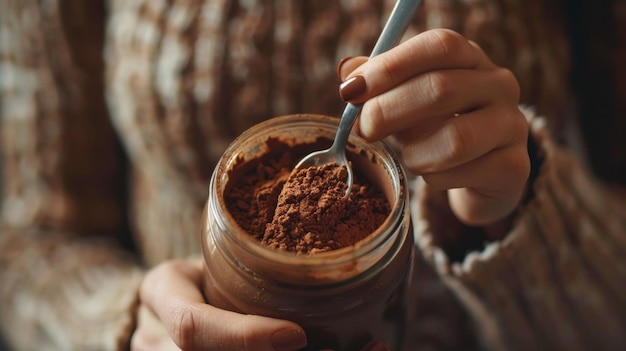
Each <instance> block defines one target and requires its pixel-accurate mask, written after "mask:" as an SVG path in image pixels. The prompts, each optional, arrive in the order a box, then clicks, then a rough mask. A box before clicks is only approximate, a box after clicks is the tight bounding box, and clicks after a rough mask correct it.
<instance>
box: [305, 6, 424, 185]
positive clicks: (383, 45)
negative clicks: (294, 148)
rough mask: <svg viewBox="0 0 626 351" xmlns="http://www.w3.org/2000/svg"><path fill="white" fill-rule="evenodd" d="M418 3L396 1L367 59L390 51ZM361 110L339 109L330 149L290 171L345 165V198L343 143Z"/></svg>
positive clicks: (349, 180)
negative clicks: (341, 111)
mask: <svg viewBox="0 0 626 351" xmlns="http://www.w3.org/2000/svg"><path fill="white" fill-rule="evenodd" d="M420 3H421V0H398V1H397V2H396V4H395V5H394V7H393V10H392V11H391V15H389V18H388V19H387V23H385V27H384V28H383V31H382V32H381V34H380V36H379V37H378V41H377V42H376V45H375V46H374V49H373V50H372V53H371V54H370V56H369V57H370V58H372V57H374V56H376V55H378V54H381V53H383V52H385V51H387V50H389V49H391V48H392V47H394V46H395V45H396V44H397V43H398V41H399V40H400V38H401V37H402V35H403V34H404V32H405V31H406V28H407V27H408V25H409V23H410V22H411V20H412V19H413V16H414V15H415V11H416V10H417V7H418V6H419V5H420ZM362 107H363V104H351V103H348V104H347V105H346V108H345V109H344V110H343V114H342V115H341V119H340V120H339V127H338V129H337V134H336V135H335V140H334V141H333V144H332V145H331V146H330V148H328V149H326V150H321V151H316V152H312V153H310V154H309V155H307V156H305V157H304V158H303V159H302V160H300V162H298V164H297V165H296V167H295V168H294V172H295V171H297V170H298V169H302V168H307V167H311V166H321V165H324V164H327V163H333V162H334V163H336V164H337V166H345V167H346V170H347V172H348V176H347V179H346V183H347V185H348V186H347V187H346V193H345V195H344V196H346V197H347V196H348V194H350V190H351V189H352V183H353V180H352V178H353V175H352V168H351V167H350V164H349V163H348V160H347V158H346V143H347V142H348V136H349V135H350V131H351V129H352V126H354V122H355V121H356V117H357V116H358V114H359V112H360V111H361V108H362Z"/></svg>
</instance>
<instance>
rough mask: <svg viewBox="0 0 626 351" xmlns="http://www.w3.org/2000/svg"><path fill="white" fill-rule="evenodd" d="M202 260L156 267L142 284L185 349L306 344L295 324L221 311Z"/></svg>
mask: <svg viewBox="0 0 626 351" xmlns="http://www.w3.org/2000/svg"><path fill="white" fill-rule="evenodd" d="M201 279H202V263H201V262H194V263H193V264H190V263H189V262H186V261H172V262H169V263H165V264H162V265H160V266H158V267H157V268H155V269H153V270H152V271H151V272H150V273H149V274H148V275H147V276H146V278H145V281H144V283H143V284H142V287H141V289H140V297H141V299H142V301H144V302H145V303H146V305H148V307H150V308H151V309H152V310H153V311H154V312H155V313H156V315H157V316H158V317H159V318H160V319H161V321H163V323H164V325H165V328H166V329H167V330H168V332H169V334H170V335H171V336H172V339H173V340H174V341H175V342H176V344H177V345H178V347H180V348H181V349H183V350H205V351H206V350H208V351H212V350H224V351H229V350H232V351H235V350H237V351H238V350H248V349H252V348H253V349H254V350H259V351H265V350H267V351H270V350H271V351H273V350H297V349H300V348H302V347H304V346H306V336H305V334H304V331H303V330H302V329H301V328H300V327H299V326H298V325H296V324H295V323H292V322H289V321H283V320H277V319H273V318H267V317H261V316H253V315H243V314H239V313H234V312H230V311H225V310H221V309H218V308H215V307H213V306H211V305H208V304H206V303H205V302H204V299H203V296H202V293H201V292H200V289H199V286H200V285H201Z"/></svg>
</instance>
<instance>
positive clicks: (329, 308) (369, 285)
mask: <svg viewBox="0 0 626 351" xmlns="http://www.w3.org/2000/svg"><path fill="white" fill-rule="evenodd" d="M337 124H338V119H337V118H333V117H327V116H319V115H306V114H303V115H292V116H282V117H276V118H273V119H270V120H267V121H265V122H263V123H260V124H258V125H256V126H254V127H252V128H251V129H249V130H248V131H246V132H244V133H243V134H242V135H241V136H239V137H238V138H237V139H236V140H234V141H233V143H232V144H231V145H230V146H229V148H228V149H227V150H226V152H225V153H224V154H223V156H222V158H221V159H220V161H219V163H218V165H217V167H216V168H215V171H214V173H213V176H212V178H211V182H210V189H209V196H208V200H207V204H206V207H205V211H204V216H203V223H202V224H203V230H202V250H203V255H204V260H205V263H206V264H205V280H204V286H203V292H204V294H205V298H206V299H207V302H208V303H210V304H212V305H214V306H216V307H219V308H222V309H226V310H231V311H235V312H240V313H246V314H257V315H263V316H268V317H274V318H280V319H286V320H291V321H294V322H296V323H298V324H299V325H300V326H302V327H303V328H304V330H305V332H306V334H307V339H308V346H307V348H305V350H320V349H333V350H339V351H341V350H360V348H361V347H363V346H364V345H366V344H367V343H368V342H370V341H382V342H385V343H386V344H387V345H388V346H390V347H392V349H400V342H401V341H400V340H401V339H402V337H403V330H404V325H405V315H404V305H405V301H404V299H405V290H406V286H407V284H408V279H409V276H410V270H411V264H412V262H413V255H414V245H413V236H412V235H411V229H410V216H409V206H408V188H407V180H406V176H405V174H404V171H403V169H402V167H401V165H400V163H399V162H398V160H397V159H396V158H395V157H394V155H393V153H392V152H391V150H390V149H389V148H388V147H387V146H386V145H385V144H384V143H382V142H374V143H368V142H366V141H365V140H363V139H361V138H359V137H358V136H356V135H351V136H350V139H349V143H348V159H349V160H350V161H351V162H352V165H353V169H354V171H355V173H359V174H362V175H364V176H367V177H368V178H369V179H368V180H369V181H371V182H373V183H374V184H376V185H377V186H378V187H379V188H380V189H382V190H383V192H384V194H385V196H386V197H387V199H388V201H389V203H390V207H391V212H390V214H389V216H388V218H387V219H386V220H385V222H384V223H383V224H382V225H381V226H380V227H379V228H378V229H377V230H376V231H374V232H373V233H371V234H370V235H369V236H367V237H366V238H365V239H362V240H361V241H360V242H358V243H357V244H355V245H354V246H349V247H345V248H342V249H338V250H333V251H328V252H323V253H316V254H311V255H296V254H292V253H288V252H285V251H279V250H275V249H270V248H268V247H266V246H264V245H262V244H261V243H260V242H259V241H258V240H257V239H255V238H254V237H252V236H251V235H250V234H248V233H246V232H245V231H244V230H243V229H242V228H241V227H240V226H239V225H238V224H237V222H236V221H235V219H234V218H233V217H232V215H231V214H230V213H229V211H228V209H227V207H226V203H225V198H224V192H225V191H226V190H227V184H228V182H229V181H230V180H231V179H230V173H229V170H231V169H233V167H235V165H236V164H242V163H243V164H245V163H246V162H250V161H251V160H255V159H257V158H258V157H259V156H260V155H263V154H264V153H267V152H268V146H267V145H268V143H267V141H268V140H270V139H275V140H276V139H279V140H282V141H287V142H290V143H293V145H294V148H293V149H290V152H297V155H296V156H297V159H299V158H300V157H302V156H304V155H305V154H307V153H309V152H311V151H316V150H320V149H322V148H326V147H328V146H329V145H330V143H331V142H332V138H334V135H335V132H336V129H337ZM295 150H297V151H295Z"/></svg>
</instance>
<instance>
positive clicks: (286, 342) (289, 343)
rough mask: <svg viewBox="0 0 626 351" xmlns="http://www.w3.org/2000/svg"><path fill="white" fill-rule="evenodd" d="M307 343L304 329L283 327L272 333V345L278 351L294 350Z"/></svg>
mask: <svg viewBox="0 0 626 351" xmlns="http://www.w3.org/2000/svg"><path fill="white" fill-rule="evenodd" d="M306 344H307V341H306V335H305V334H304V331H303V330H302V329H291V328H290V329H281V330H279V331H277V332H275V333H274V334H272V347H273V348H274V350H276V351H294V350H298V349H301V348H303V347H305V346H306Z"/></svg>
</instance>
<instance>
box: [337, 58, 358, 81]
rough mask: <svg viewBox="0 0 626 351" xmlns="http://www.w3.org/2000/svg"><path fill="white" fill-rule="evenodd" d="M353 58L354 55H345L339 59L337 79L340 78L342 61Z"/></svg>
mask: <svg viewBox="0 0 626 351" xmlns="http://www.w3.org/2000/svg"><path fill="white" fill-rule="evenodd" d="M353 58H354V56H346V57H344V58H342V59H341V61H339V63H338V64H337V77H339V79H341V67H343V64H344V63H346V62H347V61H350V60H351V59H353Z"/></svg>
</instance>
